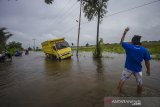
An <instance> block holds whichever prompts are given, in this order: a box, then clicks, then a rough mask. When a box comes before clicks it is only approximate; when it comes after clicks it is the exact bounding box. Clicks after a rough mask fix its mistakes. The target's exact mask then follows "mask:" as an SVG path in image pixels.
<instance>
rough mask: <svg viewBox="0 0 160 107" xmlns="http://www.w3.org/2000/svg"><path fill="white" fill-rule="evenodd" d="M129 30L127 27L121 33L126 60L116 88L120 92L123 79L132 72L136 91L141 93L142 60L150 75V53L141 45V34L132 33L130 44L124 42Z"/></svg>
mask: <svg viewBox="0 0 160 107" xmlns="http://www.w3.org/2000/svg"><path fill="white" fill-rule="evenodd" d="M128 31H129V28H128V27H127V28H126V29H125V31H124V33H123V36H122V38H121V42H120V44H121V45H122V47H123V48H124V49H125V52H126V61H125V68H124V70H123V72H122V76H121V79H120V81H119V84H118V87H117V89H118V90H119V92H122V87H123V84H124V82H125V80H127V79H129V78H130V76H131V75H132V74H133V75H134V76H135V78H136V81H137V93H139V94H141V93H142V89H143V83H142V65H141V63H142V61H143V60H144V61H145V66H146V68H147V71H146V73H147V75H148V76H149V75H150V62H149V60H151V58H150V54H149V52H148V51H147V49H146V48H144V47H143V46H141V43H140V39H141V36H139V35H134V37H133V38H132V41H131V44H129V43H126V42H124V38H125V35H126V34H127V32H128Z"/></svg>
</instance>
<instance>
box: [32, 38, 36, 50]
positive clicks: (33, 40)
mask: <svg viewBox="0 0 160 107" xmlns="http://www.w3.org/2000/svg"><path fill="white" fill-rule="evenodd" d="M32 40H33V42H34V51H35V41H36V39H32Z"/></svg>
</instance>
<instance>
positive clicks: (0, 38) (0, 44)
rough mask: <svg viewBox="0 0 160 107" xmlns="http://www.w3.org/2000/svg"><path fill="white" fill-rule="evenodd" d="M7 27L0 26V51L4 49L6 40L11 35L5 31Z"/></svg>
mask: <svg viewBox="0 0 160 107" xmlns="http://www.w3.org/2000/svg"><path fill="white" fill-rule="evenodd" d="M6 30H7V28H5V27H2V28H0V52H1V51H2V50H4V49H5V47H6V42H7V40H8V39H9V38H10V37H11V36H12V35H13V34H11V33H9V32H7V31H6Z"/></svg>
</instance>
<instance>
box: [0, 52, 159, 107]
mask: <svg viewBox="0 0 160 107" xmlns="http://www.w3.org/2000/svg"><path fill="white" fill-rule="evenodd" d="M108 56H109V57H108ZM124 62H125V55H123V54H121V55H119V54H111V53H107V54H104V57H103V58H101V59H93V58H92V53H89V52H87V53H86V52H81V53H80V56H79V58H77V57H75V53H74V56H73V57H72V58H71V59H68V60H63V61H54V60H51V59H47V58H45V55H44V54H43V53H42V52H31V53H30V54H29V55H28V56H25V55H23V56H22V57H14V58H13V61H12V62H7V63H5V64H3V63H0V106H1V107H103V100H104V97H107V96H121V95H120V94H119V93H118V92H117V90H116V86H117V82H118V81H119V78H120V75H121V72H122V70H123V65H124ZM143 66H144V64H143ZM159 82H160V62H159V61H155V60H152V61H151V76H150V77H148V76H146V73H145V69H144V70H143V83H144V88H145V91H144V92H143V94H142V95H141V96H148V97H150V96H154V97H160V85H159ZM124 91H125V92H126V94H124V95H123V96H127V97H130V96H139V95H137V94H136V81H135V79H134V77H131V79H130V80H129V81H127V83H126V84H125V86H124Z"/></svg>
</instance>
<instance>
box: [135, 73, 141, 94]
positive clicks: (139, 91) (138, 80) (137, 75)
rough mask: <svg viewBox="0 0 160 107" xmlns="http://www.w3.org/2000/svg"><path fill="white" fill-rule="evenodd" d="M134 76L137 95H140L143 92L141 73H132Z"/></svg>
mask: <svg viewBox="0 0 160 107" xmlns="http://www.w3.org/2000/svg"><path fill="white" fill-rule="evenodd" d="M134 76H135V78H136V81H137V93H138V94H141V93H142V91H143V83H142V72H138V73H134Z"/></svg>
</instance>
